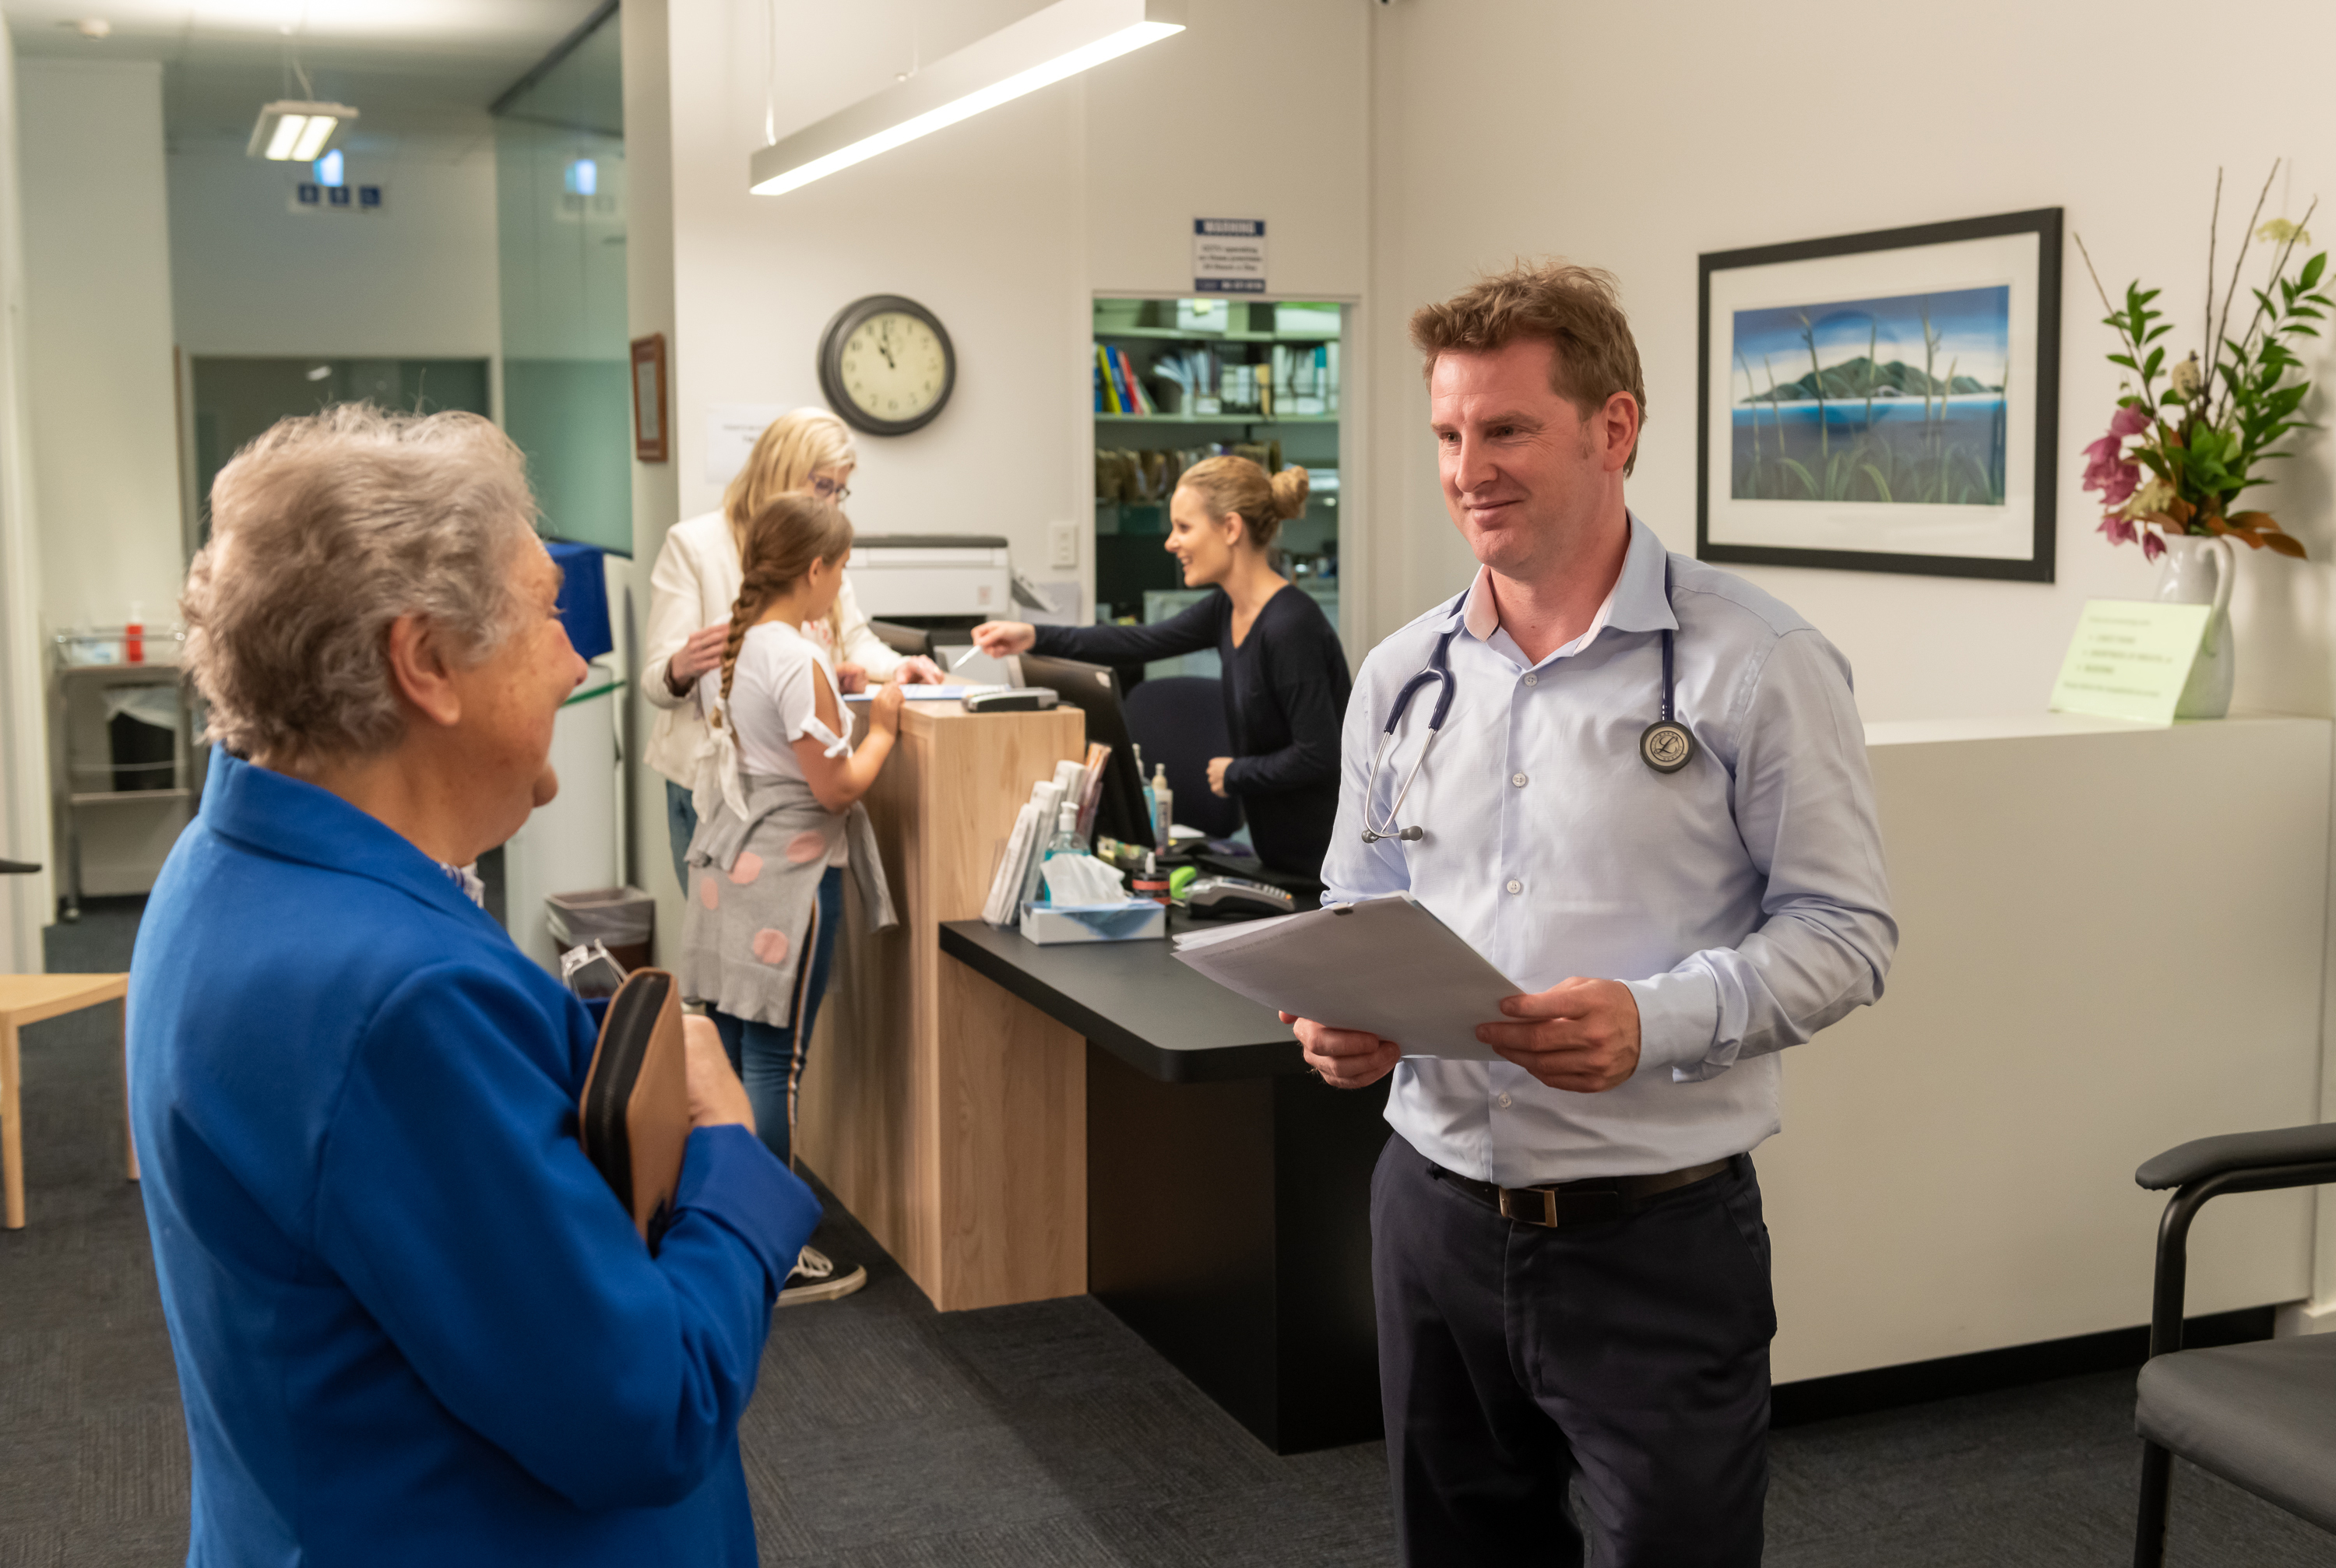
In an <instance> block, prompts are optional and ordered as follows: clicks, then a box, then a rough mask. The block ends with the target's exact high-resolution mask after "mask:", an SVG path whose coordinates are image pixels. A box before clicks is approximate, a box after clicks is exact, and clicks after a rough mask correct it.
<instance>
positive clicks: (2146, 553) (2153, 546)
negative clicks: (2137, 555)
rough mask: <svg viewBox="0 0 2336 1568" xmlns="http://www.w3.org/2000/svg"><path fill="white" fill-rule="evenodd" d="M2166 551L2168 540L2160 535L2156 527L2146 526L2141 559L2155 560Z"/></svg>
mask: <svg viewBox="0 0 2336 1568" xmlns="http://www.w3.org/2000/svg"><path fill="white" fill-rule="evenodd" d="M2165 553H2166V541H2165V540H2163V539H2162V538H2160V537H2159V536H2158V532H2157V531H2156V529H2154V528H2146V529H2144V530H2142V531H2141V559H2142V560H2150V561H2154V560H2156V559H2157V558H2158V557H2159V556H2161V555H2164V554H2165Z"/></svg>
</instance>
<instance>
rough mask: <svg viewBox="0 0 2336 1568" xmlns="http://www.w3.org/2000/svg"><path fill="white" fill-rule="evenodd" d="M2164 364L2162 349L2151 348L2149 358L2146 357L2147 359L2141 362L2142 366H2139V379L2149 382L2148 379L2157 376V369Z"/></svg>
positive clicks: (2164, 353) (2163, 351) (2164, 355)
mask: <svg viewBox="0 0 2336 1568" xmlns="http://www.w3.org/2000/svg"><path fill="white" fill-rule="evenodd" d="M2165 363H2166V350H2164V349H2162V348H2153V349H2151V350H2150V351H2149V357H2148V359H2146V361H2144V362H2143V364H2142V366H2141V378H2142V379H2143V380H2144V381H2147V380H2149V379H2150V378H2152V377H2153V376H2155V375H2156V374H2157V371H2158V367H2159V366H2160V365H2164V364H2165Z"/></svg>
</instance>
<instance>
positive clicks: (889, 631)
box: [868, 620, 973, 658]
mask: <svg viewBox="0 0 2336 1568" xmlns="http://www.w3.org/2000/svg"><path fill="white" fill-rule="evenodd" d="M868 629H869V630H870V631H872V632H874V633H875V634H876V640H877V641H879V642H881V643H882V644H883V645H884V646H885V647H886V648H891V650H892V651H893V652H894V653H897V654H899V655H900V656H901V657H903V658H913V657H916V656H917V655H919V654H923V655H924V656H925V657H928V658H930V657H932V652H933V634H932V632H931V631H930V630H929V629H928V628H924V627H921V626H902V625H901V624H900V622H898V621H892V620H871V621H870V622H869V623H868ZM972 640H973V639H972V638H966V641H968V642H971V641H972Z"/></svg>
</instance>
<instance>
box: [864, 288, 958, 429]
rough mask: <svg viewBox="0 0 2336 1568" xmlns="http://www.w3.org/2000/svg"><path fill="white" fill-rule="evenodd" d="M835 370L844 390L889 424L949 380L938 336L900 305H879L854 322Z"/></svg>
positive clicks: (930, 399) (933, 397)
mask: <svg viewBox="0 0 2336 1568" xmlns="http://www.w3.org/2000/svg"><path fill="white" fill-rule="evenodd" d="M837 370H838V372H839V375H838V376H837V379H838V380H839V381H840V382H841V383H842V392H843V394H844V396H846V397H848V398H850V399H851V400H852V403H853V404H856V405H857V406H858V407H859V408H860V409H861V412H863V413H865V414H868V415H870V416H871V418H875V419H879V420H881V421H883V422H884V423H886V424H891V423H893V422H894V421H900V420H910V419H914V418H916V417H917V416H918V415H919V414H923V413H925V412H926V411H927V410H928V409H930V408H931V407H933V406H934V405H935V404H938V403H939V402H940V400H941V398H942V396H943V395H944V394H945V392H946V389H947V388H948V386H949V355H948V354H947V353H946V351H944V350H943V348H942V347H941V340H940V338H939V336H938V335H937V334H935V333H934V331H933V329H932V328H931V326H928V325H927V324H926V323H925V322H924V321H923V320H922V319H920V318H919V317H914V316H911V315H910V314H909V313H908V312H906V311H904V310H887V311H884V312H882V313H881V314H879V315H875V316H871V317H869V318H868V319H867V320H865V321H863V322H861V324H860V325H859V326H856V327H854V328H853V329H852V332H851V334H850V336H846V337H845V338H844V340H843V346H842V353H841V354H840V355H838V365H837Z"/></svg>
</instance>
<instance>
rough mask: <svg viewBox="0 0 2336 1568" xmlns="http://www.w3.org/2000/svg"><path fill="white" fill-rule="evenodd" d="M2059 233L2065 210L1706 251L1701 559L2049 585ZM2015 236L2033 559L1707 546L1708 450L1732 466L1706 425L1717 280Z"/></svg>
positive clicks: (1711, 465) (1701, 307)
mask: <svg viewBox="0 0 2336 1568" xmlns="http://www.w3.org/2000/svg"><path fill="white" fill-rule="evenodd" d="M2061 228H2062V209H2059V208H2058V207H2046V208H2038V209H2032V210H2029V211H2025V212H2007V213H2001V214H1998V215H1996V216H1994V217H1989V218H1967V219H1957V220H1955V221H1952V222H1947V223H1925V224H1917V225H1914V226H1913V227H1910V228H1904V229H1876V230H1873V231H1871V232H1868V233H1864V234H1844V235H1837V236H1835V237H1833V238H1831V239H1805V240H1798V241H1796V242H1794V243H1791V244H1786V245H1763V246H1755V247H1751V248H1744V249H1737V250H1720V251H1710V252H1707V253H1705V254H1704V255H1703V256H1702V257H1700V258H1698V261H1699V266H1698V276H1697V283H1696V317H1697V336H1696V348H1697V355H1696V425H1697V438H1696V501H1695V553H1696V557H1697V559H1698V560H1708V561H1714V562H1718V563H1720V564H1724V565H1747V566H1801V567H1817V568H1823V569H1826V570H1836V571H1887V572H1901V573H1914V574H1919V575H1922V576H1932V577H1971V578H1990V579H1998V580H2009V581H2018V582H2050V581H2052V580H2053V568H2054V559H2053V558H2054V541H2055V539H2056V528H2057V517H2056V507H2055V498H2056V496H2057V493H2058V482H2059V463H2058V447H2059V402H2060V266H2061V248H2062V247H2061ZM2020 234H2033V235H2035V236H2036V237H2037V241H2038V243H2037V248H2036V277H2035V279H2034V281H2033V290H2032V298H2033V300H2034V304H2035V311H2036V319H2035V324H2034V341H2035V345H2036V348H2035V364H2034V365H2033V368H2032V377H2033V381H2032V384H2033V386H2034V388H2035V391H2034V397H2033V401H2034V404H2035V414H2034V443H2035V445H2034V454H2033V462H2032V467H2031V474H2030V483H2031V485H2032V489H2033V496H2032V501H2031V511H2032V518H2033V522H2034V530H2033V538H2032V540H2031V541H2030V544H2029V554H2028V555H2027V556H2026V557H2025V558H2017V557H2010V556H1978V555H1925V554H1917V553H1912V552H1908V551H1898V550H1838V549H1818V548H1810V549H1802V548H1797V547H1793V546H1785V545H1776V544H1745V543H1740V542H1729V541H1714V540H1713V539H1712V537H1711V531H1712V528H1711V523H1712V519H1711V510H1712V485H1713V483H1714V481H1715V474H1716V473H1718V472H1720V465H1719V464H1718V463H1715V462H1714V461H1713V456H1714V448H1715V446H1716V445H1717V444H1718V443H1719V442H1721V441H1723V440H1725V441H1728V442H1729V443H1731V445H1730V447H1729V448H1728V450H1729V452H1730V453H1731V456H1730V458H1729V468H1728V472H1730V473H1732V472H1733V462H1734V459H1733V456H1732V453H1733V447H1732V442H1733V428H1732V426H1731V427H1730V428H1728V429H1727V430H1720V429H1717V428H1715V426H1716V424H1717V422H1716V421H1715V420H1714V418H1713V415H1712V380H1711V376H1712V332H1713V322H1712V279H1713V277H1714V275H1715V274H1719V273H1726V272H1730V271H1735V270H1737V269H1740V268H1754V267H1766V266H1771V265H1774V264H1776V263H1778V262H1797V261H1809V260H1816V259H1822V258H1830V257H1839V256H1852V255H1861V254H1865V253H1869V252H1875V251H1889V250H1903V249H1914V248H1923V247H1930V246H1938V245H1950V244H1955V243H1958V242H1961V241H1965V240H1971V239H1993V238H1998V237H2002V236H2008V235H2020ZM1877 357H1878V356H1877ZM1730 395H1731V396H1733V394H1732V393H1731V394H1730ZM1758 504H1764V505H1765V504H1767V502H1760V503H1758ZM1813 504H1814V503H1813Z"/></svg>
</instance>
